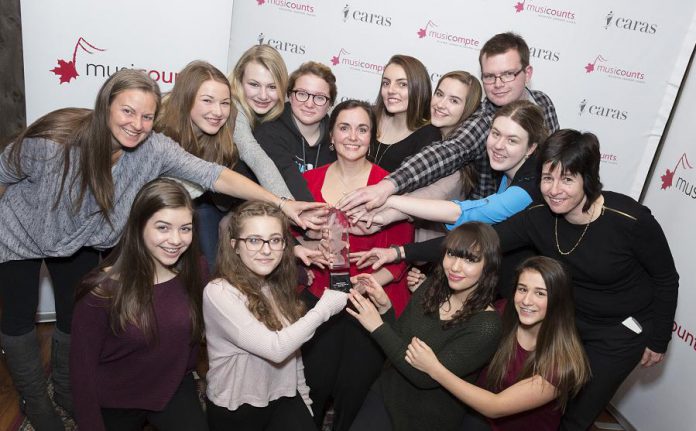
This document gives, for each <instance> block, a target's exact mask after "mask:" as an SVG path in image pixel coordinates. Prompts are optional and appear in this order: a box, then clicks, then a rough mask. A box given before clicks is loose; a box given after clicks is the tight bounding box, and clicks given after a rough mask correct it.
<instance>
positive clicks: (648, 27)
mask: <svg viewBox="0 0 696 431" xmlns="http://www.w3.org/2000/svg"><path fill="white" fill-rule="evenodd" d="M609 28H612V29H614V28H618V29H619V30H627V31H637V32H639V33H644V34H655V33H657V24H651V23H649V22H645V21H641V20H637V19H633V18H625V17H620V16H617V17H614V11H613V10H610V11H609V13H608V14H607V16H606V17H605V18H604V29H605V30H608V29H609Z"/></svg>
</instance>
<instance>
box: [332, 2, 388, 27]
mask: <svg viewBox="0 0 696 431" xmlns="http://www.w3.org/2000/svg"><path fill="white" fill-rule="evenodd" d="M341 13H342V14H343V22H347V21H348V20H349V19H350V20H352V21H358V22H363V23H365V24H374V25H380V26H382V27H391V25H392V17H390V16H384V15H381V14H378V13H374V12H368V11H364V10H358V9H355V10H352V9H351V8H350V4H348V3H346V5H345V6H344V7H343V10H342V11H341Z"/></svg>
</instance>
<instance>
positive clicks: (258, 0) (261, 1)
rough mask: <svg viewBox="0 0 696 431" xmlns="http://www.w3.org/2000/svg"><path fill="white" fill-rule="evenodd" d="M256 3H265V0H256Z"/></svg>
mask: <svg viewBox="0 0 696 431" xmlns="http://www.w3.org/2000/svg"><path fill="white" fill-rule="evenodd" d="M256 3H258V5H259V6H261V5H262V4H264V3H266V0H256Z"/></svg>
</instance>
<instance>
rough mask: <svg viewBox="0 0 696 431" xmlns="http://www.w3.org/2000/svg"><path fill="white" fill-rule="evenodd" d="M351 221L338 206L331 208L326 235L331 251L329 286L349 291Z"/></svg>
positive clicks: (329, 250)
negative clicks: (349, 230) (349, 231)
mask: <svg viewBox="0 0 696 431" xmlns="http://www.w3.org/2000/svg"><path fill="white" fill-rule="evenodd" d="M349 227H350V223H349V222H348V217H347V216H346V214H345V213H344V212H343V211H340V210H338V209H336V208H331V209H329V217H328V220H327V222H326V230H325V232H326V234H325V235H326V236H327V243H328V246H327V248H328V252H329V276H330V277H329V278H330V281H329V288H330V289H333V290H340V291H341V292H348V291H349V290H350V288H351V287H352V285H351V284H350V261H349V260H348V253H349V251H350V242H349V240H350V238H349V235H348V229H349Z"/></svg>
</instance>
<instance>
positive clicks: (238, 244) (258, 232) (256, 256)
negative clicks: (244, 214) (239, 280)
mask: <svg viewBox="0 0 696 431" xmlns="http://www.w3.org/2000/svg"><path fill="white" fill-rule="evenodd" d="M239 238H256V239H260V240H273V239H275V240H276V241H278V240H283V239H284V237H283V226H282V225H281V223H280V220H279V219H277V218H275V217H269V216H253V217H249V218H247V219H245V220H244V221H243V222H242V228H241V229H240V231H239ZM245 242H246V241H237V240H235V239H232V240H230V244H231V245H232V248H234V249H235V251H236V253H237V254H238V255H239V258H240V259H241V261H242V263H244V265H245V266H246V267H247V268H249V270H250V271H251V272H253V273H254V274H256V275H258V276H259V277H262V278H265V277H266V276H268V275H269V274H270V273H272V272H273V270H275V269H276V267H278V265H279V264H280V261H281V259H282V257H283V250H271V247H270V245H269V244H268V243H264V244H263V245H262V246H261V249H260V250H257V251H250V250H249V249H248V248H247V244H245Z"/></svg>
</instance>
